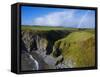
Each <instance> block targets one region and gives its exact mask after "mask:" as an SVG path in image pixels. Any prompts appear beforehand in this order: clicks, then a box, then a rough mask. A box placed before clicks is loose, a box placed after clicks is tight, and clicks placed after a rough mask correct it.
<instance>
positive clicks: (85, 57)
mask: <svg viewBox="0 0 100 77" xmlns="http://www.w3.org/2000/svg"><path fill="white" fill-rule="evenodd" d="M56 48H59V49H60V50H61V52H62V55H63V57H64V59H65V60H64V61H65V63H66V65H67V66H68V64H67V63H69V61H72V64H70V65H72V67H88V66H94V65H95V36H94V34H93V33H90V32H87V31H80V32H72V33H71V34H69V35H68V36H67V37H65V38H63V39H60V40H58V41H56V42H55V45H54V48H53V52H55V49H56Z"/></svg>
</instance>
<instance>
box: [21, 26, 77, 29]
mask: <svg viewBox="0 0 100 77" xmlns="http://www.w3.org/2000/svg"><path fill="white" fill-rule="evenodd" d="M21 28H22V30H78V28H65V27H58V26H57V27H52V26H22V27H21Z"/></svg>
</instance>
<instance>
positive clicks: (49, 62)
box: [21, 30, 70, 70]
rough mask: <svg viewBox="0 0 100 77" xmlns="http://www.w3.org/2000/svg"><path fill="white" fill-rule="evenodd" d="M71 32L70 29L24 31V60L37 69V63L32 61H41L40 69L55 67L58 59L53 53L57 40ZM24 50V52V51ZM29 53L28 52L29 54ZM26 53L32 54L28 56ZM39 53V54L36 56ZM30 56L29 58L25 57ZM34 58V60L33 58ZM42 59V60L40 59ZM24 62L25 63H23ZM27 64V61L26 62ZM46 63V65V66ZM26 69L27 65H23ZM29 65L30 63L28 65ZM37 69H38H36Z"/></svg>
mask: <svg viewBox="0 0 100 77" xmlns="http://www.w3.org/2000/svg"><path fill="white" fill-rule="evenodd" d="M69 33H70V32H68V31H61V30H58V31H54V30H52V31H22V43H21V44H22V47H21V48H22V60H23V61H27V62H26V63H30V62H31V65H29V66H32V65H33V66H32V67H31V70H32V68H33V69H35V68H36V67H34V66H36V64H37V63H36V64H34V62H32V61H37V62H38V63H39V66H38V67H39V69H54V68H56V67H55V64H56V61H57V59H56V58H54V57H53V56H52V55H51V53H52V50H53V45H54V43H55V41H57V40H58V39H60V38H63V37H65V36H66V35H68V34H69ZM23 52H24V53H23ZM27 53H28V54H27ZM25 55H28V56H31V58H30V57H27V56H25ZM36 55H37V56H36ZM25 57H26V58H28V59H29V60H26V59H25ZM32 58H33V60H32ZM40 60H41V61H40ZM22 64H23V63H22ZM24 64H25V63H24ZM45 65H46V66H45ZM23 66H24V67H23V68H24V69H23V70H25V65H23ZM26 66H28V64H27V65H26ZM35 70H37V69H35Z"/></svg>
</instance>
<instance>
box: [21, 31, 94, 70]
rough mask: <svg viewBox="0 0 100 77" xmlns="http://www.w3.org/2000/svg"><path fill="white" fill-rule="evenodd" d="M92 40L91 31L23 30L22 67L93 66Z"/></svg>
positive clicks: (27, 68) (40, 68)
mask: <svg viewBox="0 0 100 77" xmlns="http://www.w3.org/2000/svg"><path fill="white" fill-rule="evenodd" d="M94 40H95V38H94V34H92V33H90V32H84V31H80V32H69V31H67V30H50V31H45V30H44V31H41V30H39V31H37V30H23V31H22V42H21V44H22V47H21V48H22V49H21V52H22V54H21V55H22V56H21V61H22V63H21V64H22V70H43V69H59V68H73V67H88V66H94V64H95V46H94V43H95V41H94Z"/></svg>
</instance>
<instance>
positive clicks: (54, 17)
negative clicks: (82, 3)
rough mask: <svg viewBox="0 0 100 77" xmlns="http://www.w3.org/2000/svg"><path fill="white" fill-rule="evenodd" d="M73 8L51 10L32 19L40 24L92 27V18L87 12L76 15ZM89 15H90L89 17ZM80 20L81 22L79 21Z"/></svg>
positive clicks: (36, 23) (34, 22)
mask: <svg viewBox="0 0 100 77" xmlns="http://www.w3.org/2000/svg"><path fill="white" fill-rule="evenodd" d="M76 12H77V11H75V10H70V11H69V10H64V11H60V12H52V13H49V14H47V15H44V16H41V17H37V18H35V19H34V20H33V24H34V25H41V26H65V27H87V26H88V27H93V26H94V18H93V16H90V15H89V13H85V14H83V15H80V16H76ZM90 17H92V18H91V19H90ZM80 22H81V23H80Z"/></svg>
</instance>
